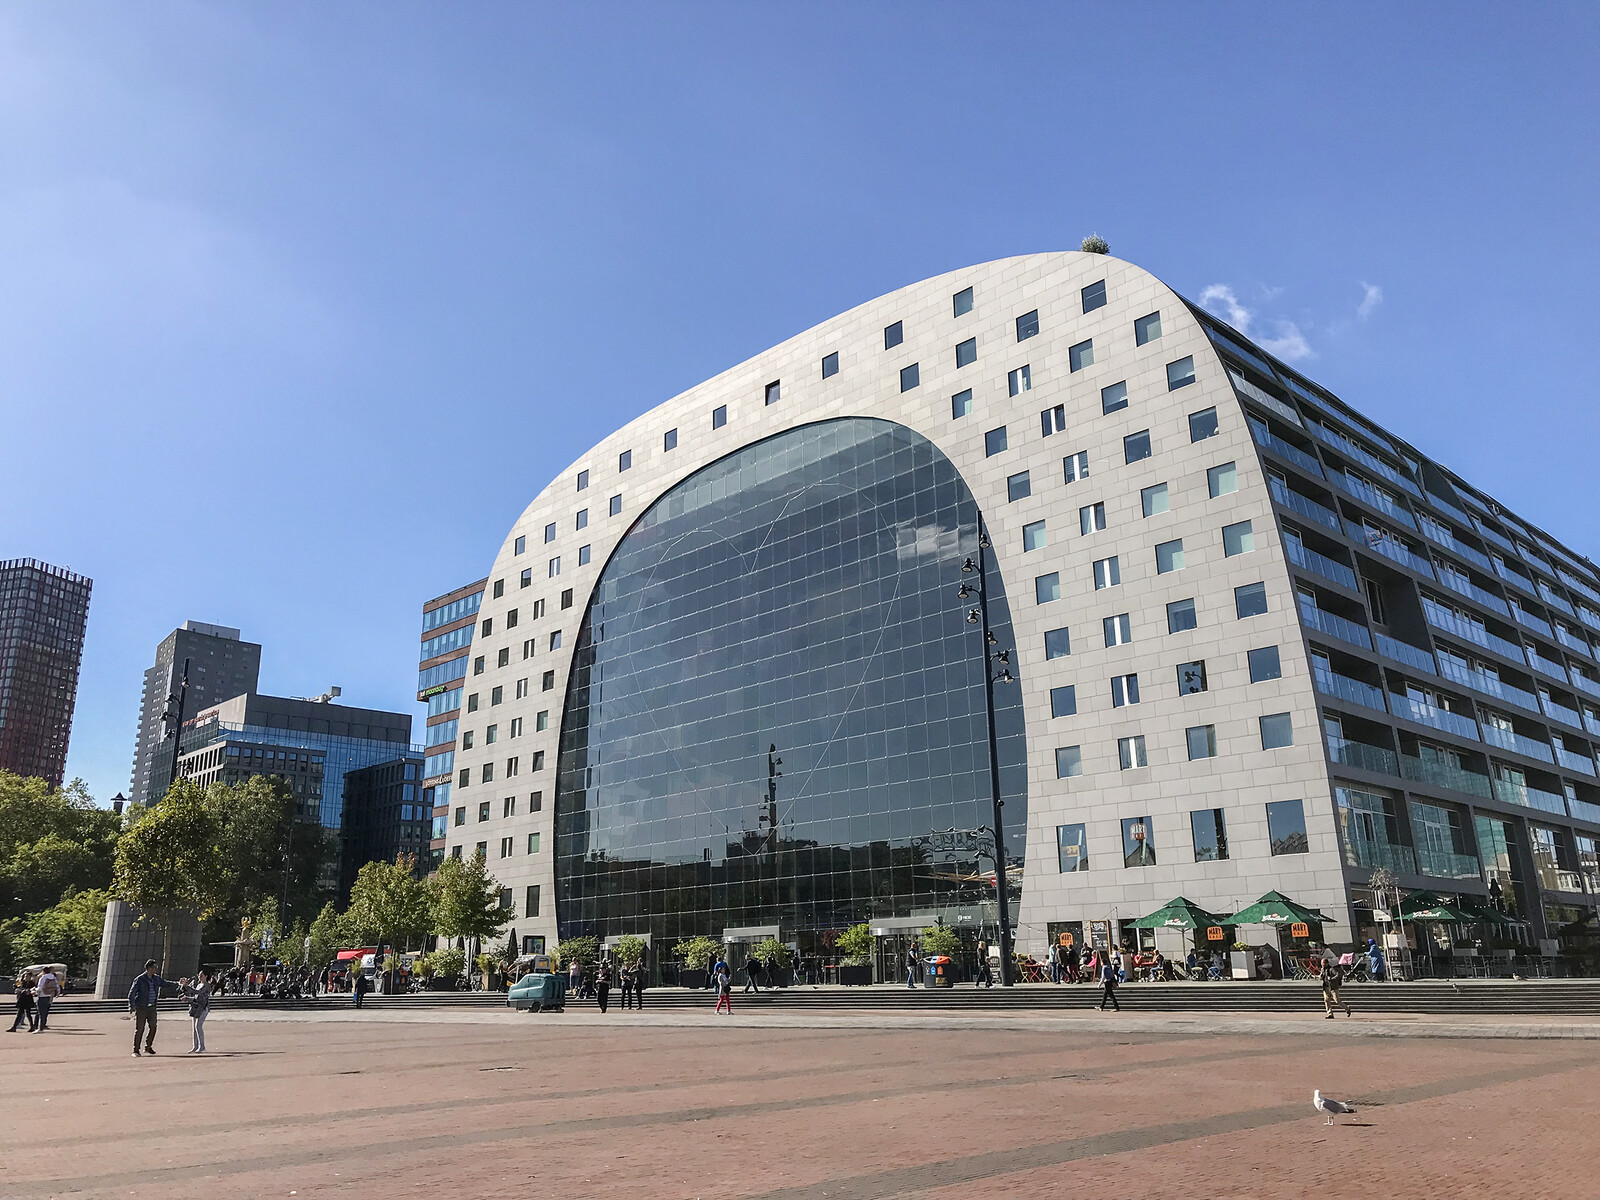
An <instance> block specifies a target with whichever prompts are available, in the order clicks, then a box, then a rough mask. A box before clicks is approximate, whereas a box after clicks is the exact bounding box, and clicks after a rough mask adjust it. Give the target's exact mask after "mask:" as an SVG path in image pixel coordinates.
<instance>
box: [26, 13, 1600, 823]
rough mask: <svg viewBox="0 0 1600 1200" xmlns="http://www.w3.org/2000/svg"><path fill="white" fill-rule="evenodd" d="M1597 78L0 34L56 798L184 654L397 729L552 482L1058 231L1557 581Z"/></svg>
mask: <svg viewBox="0 0 1600 1200" xmlns="http://www.w3.org/2000/svg"><path fill="white" fill-rule="evenodd" d="M1597 63H1600V8H1597V7H1596V6H1595V5H1593V4H1587V3H1586V4H1559V3H1541V4H1536V5H1520V6H1516V7H1515V8H1514V9H1510V8H1506V7H1505V6H1491V5H1476V4H1454V5H1450V6H1449V7H1448V8H1445V7H1442V6H1428V5H1370V6H1363V5H1338V6H1332V5H1329V6H1325V7H1317V6H1313V5H1309V4H1302V5H1287V6H1285V5H1274V4H1258V5H1249V4H1209V5H1179V4H1176V3H1167V4H1146V5H1139V4H1116V5H1108V6H1104V7H1096V6H1092V5H1087V4H1074V5H1066V4H1056V5H1045V4H1034V5H1027V4H1011V5H1004V6H1001V5H988V6H985V5H978V4H960V5H957V4H909V3H907V4H901V3H875V4H870V5H861V4H841V5H775V4H757V3H750V4H724V5H695V4H682V3H679V4H671V5H666V4H648V5H637V6H634V5H627V4H612V5H570V6H559V7H558V6H539V5H534V4H505V5H499V4H487V3H480V4H473V5H464V6H446V5H404V4H389V5H375V4H358V3H351V4H343V5H333V6H329V5H297V4H272V5H265V4H261V5H254V6H244V5H223V4H207V5H184V4H170V3H153V4H145V5H137V6H127V5H124V6H108V5H87V4H72V3H63V4H43V3H38V4H31V5H26V4H14V5H8V6H5V7H4V8H0V445H3V447H4V453H3V455H0V462H3V464H4V466H3V471H4V476H3V478H4V486H3V488H0V557H12V556H32V557H38V558H43V559H47V560H49V561H51V562H55V563H60V564H65V565H70V566H71V567H73V568H74V569H76V570H79V571H82V572H85V573H87V574H89V575H92V576H93V577H94V580H95V591H94V601H93V607H92V610H91V614H90V621H89V633H88V644H87V647H86V651H85V658H84V666H83V674H82V679H81V683H80V688H79V694H78V712H77V720H76V723H75V725H74V728H73V736H72V752H71V759H70V762H69V768H68V770H69V775H72V774H76V775H81V776H83V777H84V778H85V779H86V780H87V781H88V783H89V785H90V788H91V790H92V791H93V792H94V793H95V794H96V795H97V796H99V797H101V798H106V797H109V796H110V795H111V794H112V793H114V792H116V791H118V790H120V789H124V788H126V787H127V784H128V773H129V764H130V762H131V759H132V752H133V736H134V728H135V724H136V721H137V708H138V699H139V687H140V682H141V673H142V671H143V669H144V668H145V667H146V666H147V665H149V663H150V661H151V659H152V656H153V653H154V650H155V646H156V644H157V642H158V641H159V640H160V639H161V638H162V637H163V636H164V635H165V634H166V633H167V632H168V631H170V630H171V629H172V628H173V627H174V626H175V625H176V624H178V623H179V622H181V621H183V620H184V619H186V618H194V619H197V620H203V621H211V622H217V623H221V624H228V625H237V626H240V627H241V628H242V629H243V630H244V631H245V635H246V636H247V637H249V638H251V639H252V640H255V641H259V642H261V643H262V644H263V646H264V651H263V656H262V657H263V670H262V688H263V690H264V691H269V692H275V693H279V694H288V695H311V694H315V693H317V692H320V691H322V690H323V689H324V688H325V687H326V686H327V685H329V684H332V683H337V684H340V685H341V686H342V687H343V688H344V695H345V699H346V700H347V701H348V702H350V703H355V704H365V705H373V706H378V707H386V708H398V709H403V710H406V711H413V712H420V710H419V709H418V708H417V707H416V706H415V705H414V704H413V703H412V699H411V698H412V696H413V695H414V694H415V662H416V644H417V637H418V624H419V616H418V614H419V609H420V606H421V604H422V602H423V601H424V600H426V599H427V598H429V597H431V596H433V595H436V594H438V593H440V592H442V591H444V590H446V589H448V588H450V587H453V586H455V585H456V584H458V583H461V582H464V581H466V580H469V579H473V578H476V577H478V576H479V575H481V574H482V573H484V572H485V571H486V570H487V568H488V566H489V564H490V562H491V561H492V558H493V555H494V553H495V551H496V550H497V549H498V546H499V544H500V540H501V538H502V537H503V536H504V533H505V530H506V528H507V527H508V526H509V524H510V522H511V521H512V520H513V519H514V518H515V516H516V515H517V514H518V513H519V512H520V511H521V509H522V508H523V507H524V506H525V505H526V503H527V502H528V500H529V499H531V498H532V497H533V496H534V495H535V494H536V493H537V492H538V490H539V489H540V488H541V487H542V486H543V485H544V483H545V482H546V481H547V480H548V479H549V478H550V477H551V476H552V475H553V474H554V473H555V472H557V471H559V470H561V469H562V468H563V467H564V466H565V465H566V464H568V463H569V462H571V461H572V459H573V458H575V457H576V456H577V455H578V454H580V453H581V452H582V451H584V450H585V449H586V448H587V447H588V446H590V445H591V444H592V443H593V442H595V441H596V440H597V439H599V438H600V437H602V436H603V435H605V434H606V433H608V432H610V431H611V430H613V429H615V428H616V427H617V426H619V425H621V424H623V423H624V422H626V421H628V420H629V419H631V418H632V417H634V416H636V415H637V414H639V413H640V412H642V411H644V410H645V409H647V408H649V407H651V406H653V405H655V404H657V403H659V402H661V401H662V400H665V399H667V398H668V397H670V396H672V395H674V394H676V393H677V392H679V391H682V390H683V389H685V388H687V387H689V386H692V385H693V384H695V383H698V382H699V381H701V380H702V379H705V378H707V377H708V376H711V375H713V374H715V373H716V372H718V371H720V370H722V369H724V368H726V367H728V366H730V365H732V364H734V363H736V362H738V361H740V360H742V359H744V358H746V357H749V356H750V355H751V354H754V353H756V352H758V351H760V350H762V349H764V348H765V347H767V346H769V345H772V344H773V343H775V342H778V341H781V340H782V339H784V338H786V337H788V336H790V335H792V334H794V333H796V332H799V331H800V330H802V329H805V328H807V327H809V326H810V325H813V324H815V323H816V322H818V321H820V320H823V319H825V318H827V317H829V316H831V315H833V314H835V313H837V312H840V311H842V310H844V309H847V308H849V307H851V306H853V305H855V304H858V303H860V302H862V301H864V300H867V299H870V298H871V297H873V296H876V295H880V294H882V293H884V292H886V291H890V290H892V289H894V288H897V287H900V286H902V285H904V284H907V283H911V282H914V281H916V280H918V279H921V278H924V277H926V276H929V275H934V274H937V273H939V272H942V271H947V270H951V269H953V268H956V267H960V266H963V265H967V264H970V263H974V262H981V261H985V260H988V259H993V258H999V257H1003V256H1006V255H1011V254H1019V253H1027V252H1031V251H1040V250H1055V249H1068V248H1074V247H1076V246H1077V244H1078V242H1079V240H1080V239H1081V238H1082V237H1083V236H1084V235H1085V234H1086V233H1088V232H1090V231H1098V232H1100V233H1101V234H1102V235H1104V236H1105V237H1106V238H1107V239H1109V241H1110V243H1111V246H1112V250H1113V252H1114V253H1116V254H1118V255H1120V256H1122V257H1125V258H1128V259H1130V260H1132V261H1134V262H1137V263H1139V264H1140V265H1142V266H1145V267H1147V268H1148V269H1150V270H1151V271H1153V272H1154V273H1155V274H1157V275H1159V276H1160V277H1161V278H1163V279H1164V280H1166V281H1167V282H1168V283H1169V284H1171V285H1172V286H1173V287H1175V288H1176V289H1177V290H1179V291H1180V292H1182V293H1184V294H1185V295H1188V296H1190V297H1191V298H1196V299H1198V298H1199V297H1201V296H1202V295H1209V297H1210V299H1209V301H1208V303H1210V304H1211V305H1213V306H1214V307H1216V308H1217V309H1218V310H1219V311H1223V312H1225V313H1226V312H1228V311H1232V312H1233V313H1234V314H1235V318H1236V322H1237V321H1238V320H1248V321H1249V323H1250V330H1249V331H1250V332H1251V333H1252V334H1253V335H1255V336H1258V337H1259V338H1261V339H1262V340H1264V341H1267V342H1269V343H1272V344H1275V345H1276V346H1278V347H1279V349H1280V351H1281V352H1282V353H1284V354H1286V355H1292V356H1295V357H1296V358H1297V365H1298V366H1300V367H1301V368H1302V369H1304V370H1305V371H1306V372H1307V373H1308V374H1310V375H1311V376H1312V377H1313V378H1315V379H1317V380H1318V381H1320V382H1322V383H1324V384H1326V385H1327V386H1329V387H1331V388H1333V389H1334V390H1335V391H1336V392H1337V393H1339V394H1340V395H1341V396H1343V397H1344V398H1345V399H1347V400H1349V401H1350V402H1352V403H1354V404H1355V405H1357V406H1358V407H1360V408H1362V409H1364V410H1365V411H1366V412H1368V413H1370V414H1371V415H1372V416H1374V417H1376V418H1377V419H1378V420H1380V421H1381V422H1383V423H1384V424H1386V425H1388V426H1390V427H1391V428H1393V429H1394V430H1395V431H1397V432H1398V433H1400V434H1402V435H1403V436H1406V437H1408V438H1410V439H1411V440H1412V441H1414V442H1415V443H1416V444H1417V445H1419V446H1420V447H1422V448H1424V449H1425V450H1427V451H1429V452H1430V453H1432V454H1433V455H1434V456H1435V457H1437V458H1439V459H1441V460H1442V461H1444V462H1445V463H1447V464H1449V465H1450V466H1452V467H1454V468H1455V469H1457V470H1458V471H1460V472H1462V473H1463V474H1464V475H1466V476H1467V477H1468V478H1469V479H1472V480H1474V481H1476V482H1479V483H1481V484H1482V485H1483V486H1485V487H1486V488H1488V489H1489V490H1490V491H1491V492H1493V493H1494V494H1496V495H1497V496H1498V497H1499V498H1500V499H1501V500H1502V501H1504V502H1506V503H1508V504H1510V505H1511V506H1512V507H1513V508H1515V509H1516V510H1518V511H1520V512H1521V513H1522V514H1523V515H1525V516H1527V517H1528V518H1529V519H1531V520H1534V521H1536V522H1539V523H1541V524H1543V525H1544V526H1546V527H1547V528H1549V529H1550V530H1551V531H1553V532H1555V533H1556V534H1557V535H1558V536H1562V537H1564V538H1565V539H1566V540H1567V541H1568V542H1569V543H1570V544H1571V545H1573V546H1574V547H1576V548H1577V549H1579V550H1580V551H1583V552H1586V553H1589V554H1590V555H1591V556H1600V506H1597V505H1596V504H1595V503H1594V500H1593V493H1592V491H1591V487H1592V482H1593V475H1594V464H1595V461H1596V454H1597V451H1600V416H1597V413H1600V406H1597V404H1596V401H1595V388H1596V385H1595V377H1596V371H1595V368H1594V365H1593V363H1592V361H1591V360H1592V356H1593V353H1594V347H1595V345H1596V338H1595V330H1596V328H1597V326H1600V301H1597V295H1600V292H1597V286H1596V282H1595V281H1596V280H1597V279H1600V261H1597V259H1600V252H1597V238H1596V233H1595V213H1596V212H1597V211H1600V187H1597V184H1600V162H1597V159H1600V137H1597V133H1600V130H1597V121H1600V68H1597V66H1596V64H1597ZM1241 311H1242V312H1243V313H1244V314H1246V315H1244V316H1239V313H1240V312H1241ZM419 728H420V721H419Z"/></svg>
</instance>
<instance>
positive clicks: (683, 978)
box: [678, 967, 706, 988]
mask: <svg viewBox="0 0 1600 1200" xmlns="http://www.w3.org/2000/svg"><path fill="white" fill-rule="evenodd" d="M705 985H706V973H705V972H704V971H696V970H695V969H694V968H692V967H685V968H683V970H681V971H679V972H678V986H679V987H686V988H703V987H705Z"/></svg>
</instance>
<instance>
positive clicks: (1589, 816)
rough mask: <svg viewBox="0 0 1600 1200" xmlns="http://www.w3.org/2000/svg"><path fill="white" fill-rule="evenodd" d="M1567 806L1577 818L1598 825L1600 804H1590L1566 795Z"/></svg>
mask: <svg viewBox="0 0 1600 1200" xmlns="http://www.w3.org/2000/svg"><path fill="white" fill-rule="evenodd" d="M1567 807H1568V808H1569V809H1571V810H1572V815H1573V816H1574V817H1576V818H1577V819H1578V820H1580V821H1589V822H1592V823H1593V824H1595V825H1600V804H1590V803H1589V802H1588V801H1587V800H1579V799H1578V798H1577V797H1576V796H1568V797H1567Z"/></svg>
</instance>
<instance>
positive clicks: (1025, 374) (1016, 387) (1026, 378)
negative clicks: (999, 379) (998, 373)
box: [1006, 363, 1033, 396]
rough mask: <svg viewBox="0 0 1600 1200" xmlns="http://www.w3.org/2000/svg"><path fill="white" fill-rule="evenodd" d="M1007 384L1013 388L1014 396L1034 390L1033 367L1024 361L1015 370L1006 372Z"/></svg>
mask: <svg viewBox="0 0 1600 1200" xmlns="http://www.w3.org/2000/svg"><path fill="white" fill-rule="evenodd" d="M1006 386H1007V387H1008V388H1010V389H1011V394H1012V395H1013V396H1020V395H1021V394H1022V393H1023V392H1027V391H1032V390H1033V368H1032V367H1031V366H1029V365H1028V364H1026V363H1024V364H1023V365H1022V366H1020V367H1018V368H1017V369H1016V370H1014V371H1010V372H1008V373H1007V374H1006Z"/></svg>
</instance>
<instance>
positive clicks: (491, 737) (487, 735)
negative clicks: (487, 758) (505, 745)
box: [483, 725, 500, 746]
mask: <svg viewBox="0 0 1600 1200" xmlns="http://www.w3.org/2000/svg"><path fill="white" fill-rule="evenodd" d="M499 740H500V726H498V725H488V726H485V727H484V730H483V744H484V745H485V746H492V745H494V744H495V743H496V742H498V741H499Z"/></svg>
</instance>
